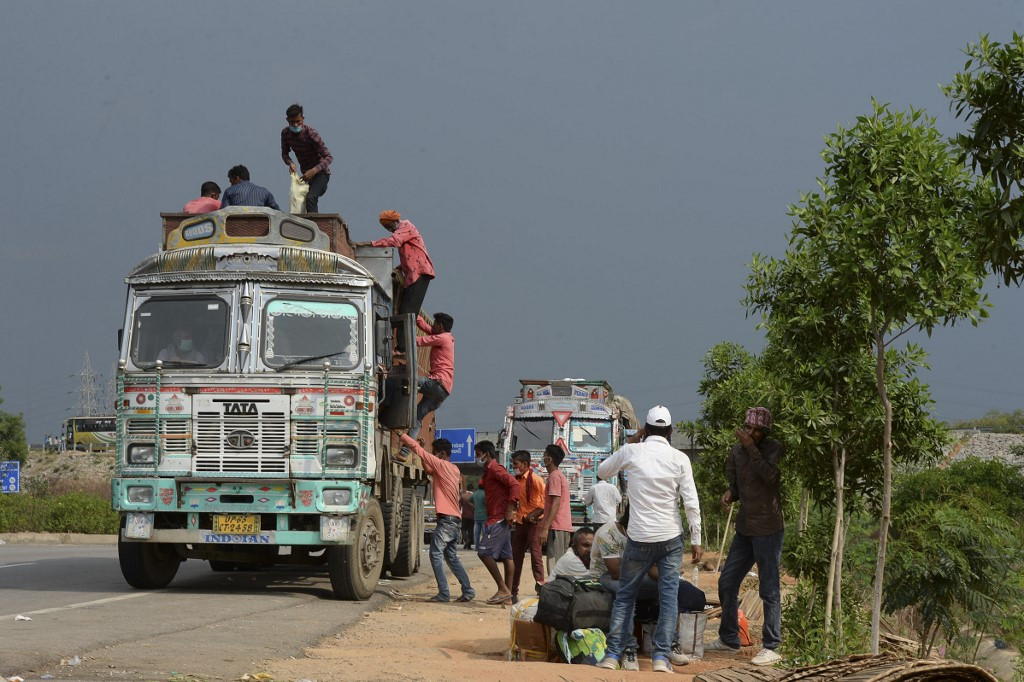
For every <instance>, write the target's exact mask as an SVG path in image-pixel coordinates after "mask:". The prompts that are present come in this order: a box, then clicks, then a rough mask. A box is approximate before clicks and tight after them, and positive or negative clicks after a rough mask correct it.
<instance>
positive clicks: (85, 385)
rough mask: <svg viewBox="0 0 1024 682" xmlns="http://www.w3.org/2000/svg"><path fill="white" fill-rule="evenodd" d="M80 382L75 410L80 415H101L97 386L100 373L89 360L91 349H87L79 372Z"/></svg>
mask: <svg viewBox="0 0 1024 682" xmlns="http://www.w3.org/2000/svg"><path fill="white" fill-rule="evenodd" d="M78 377H79V379H80V383H79V384H78V402H77V403H76V404H75V411H76V412H77V413H78V414H77V415H76V416H79V417H95V416H97V415H99V413H100V409H99V400H98V396H97V393H98V392H99V388H98V387H97V384H98V379H99V375H98V374H96V372H94V371H93V369H92V363H91V362H89V351H85V363H84V364H83V365H82V371H81V372H79V373H78Z"/></svg>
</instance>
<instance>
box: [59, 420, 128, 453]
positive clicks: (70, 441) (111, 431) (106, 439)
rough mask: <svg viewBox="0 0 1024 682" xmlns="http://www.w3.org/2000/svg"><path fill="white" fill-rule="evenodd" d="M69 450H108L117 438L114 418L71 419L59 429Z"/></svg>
mask: <svg viewBox="0 0 1024 682" xmlns="http://www.w3.org/2000/svg"><path fill="white" fill-rule="evenodd" d="M61 430H62V432H63V433H64V444H65V446H67V448H68V449H69V450H89V451H90V452H91V451H93V450H110V449H113V447H114V440H115V439H116V437H117V420H116V418H115V417H71V418H70V419H67V420H66V421H65V422H64V424H63V425H62V427H61Z"/></svg>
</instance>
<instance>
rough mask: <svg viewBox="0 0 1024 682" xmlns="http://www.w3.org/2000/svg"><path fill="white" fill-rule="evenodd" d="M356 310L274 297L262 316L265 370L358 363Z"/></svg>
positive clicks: (344, 305)
mask: <svg viewBox="0 0 1024 682" xmlns="http://www.w3.org/2000/svg"><path fill="white" fill-rule="evenodd" d="M359 358H360V353H359V309H358V308H356V306H354V305H352V304H351V303H347V302H341V301H310V300H299V299H284V298H275V299H274V300H272V301H270V302H269V303H267V307H266V309H265V310H264V313H263V361H264V362H265V363H266V364H267V366H268V367H275V368H279V369H286V368H288V367H294V366H305V367H306V368H308V367H310V366H320V365H321V364H323V362H322V361H323V360H329V361H330V363H331V366H332V367H336V368H339V369H353V368H354V367H356V366H358V364H359Z"/></svg>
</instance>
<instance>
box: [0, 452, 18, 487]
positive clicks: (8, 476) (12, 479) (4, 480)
mask: <svg viewBox="0 0 1024 682" xmlns="http://www.w3.org/2000/svg"><path fill="white" fill-rule="evenodd" d="M20 492H21V462H18V461H17V460H15V461H13V462H0V493H20Z"/></svg>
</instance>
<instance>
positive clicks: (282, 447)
mask: <svg viewBox="0 0 1024 682" xmlns="http://www.w3.org/2000/svg"><path fill="white" fill-rule="evenodd" d="M233 434H234V443H233V444H229V440H232V436H233ZM246 434H251V443H248V444H247V443H246V440H248V436H246ZM287 446H288V419H287V416H286V414H285V413H284V412H264V413H263V414H259V415H256V414H250V415H225V414H221V413H220V412H199V413H198V415H197V417H196V457H195V465H194V466H195V471H196V472H221V473H257V474H287V473H288V458H287V457H286V456H285V452H286V449H287Z"/></svg>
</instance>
